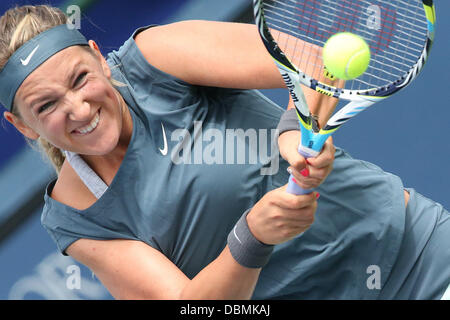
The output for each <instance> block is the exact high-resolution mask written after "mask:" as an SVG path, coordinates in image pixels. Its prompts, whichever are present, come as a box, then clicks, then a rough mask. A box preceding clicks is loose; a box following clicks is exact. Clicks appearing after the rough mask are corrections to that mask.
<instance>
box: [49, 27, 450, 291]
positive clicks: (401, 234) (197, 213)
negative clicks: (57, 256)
mask: <svg viewBox="0 0 450 320" xmlns="http://www.w3.org/2000/svg"><path fill="white" fill-rule="evenodd" d="M143 29H144V28H141V29H139V30H137V31H136V32H135V33H134V34H133V36H132V37H131V38H130V39H129V40H127V41H126V42H125V43H124V45H123V46H122V47H121V48H120V49H119V50H118V51H113V52H112V53H110V54H109V55H108V58H107V61H108V63H109V65H110V67H111V69H112V72H113V77H114V78H115V79H116V80H118V81H121V82H123V83H125V84H127V86H126V87H119V88H118V90H119V92H120V93H121V94H122V96H123V97H124V99H125V101H126V102H127V104H128V106H129V109H130V113H131V116H132V119H133V133H132V138H131V141H130V144H129V146H128V150H127V152H126V155H125V158H124V160H123V162H122V164H121V166H120V168H119V170H118V172H117V174H116V176H115V177H114V179H113V181H112V182H111V184H110V185H109V186H106V184H104V182H103V181H102V180H101V179H100V178H99V177H98V176H97V175H96V174H95V172H94V171H92V170H91V169H90V168H89V167H88V166H87V165H86V163H84V161H83V160H82V158H81V157H79V156H78V155H75V154H72V153H68V157H67V159H68V160H69V161H70V163H71V165H72V166H73V167H74V169H75V170H76V171H77V172H78V174H79V175H80V177H81V178H82V179H83V181H84V182H85V183H86V185H87V186H88V187H89V188H90V190H91V191H92V192H93V193H94V194H95V195H96V196H97V198H98V200H97V202H95V203H94V204H93V205H92V206H91V207H90V208H88V209H86V210H76V209H74V208H71V207H68V206H66V205H64V204H62V203H60V202H57V201H55V200H54V199H52V198H51V197H50V194H51V191H52V188H53V187H54V184H55V181H52V182H51V183H50V184H49V185H48V187H47V190H46V194H45V207H44V210H43V213H42V224H43V226H44V227H45V228H46V230H47V231H48V232H49V234H50V235H51V237H52V238H53V240H54V241H55V242H56V245H57V246H58V249H59V250H60V251H61V252H62V253H63V254H65V250H66V248H67V247H68V246H69V245H70V244H72V243H73V242H74V241H76V240H78V239H80V238H89V239H102V240H106V239H133V240H139V241H143V242H145V243H146V244H148V245H149V246H151V247H153V248H155V249H156V250H159V251H160V252H162V253H163V254H164V255H165V256H167V257H168V258H169V259H170V260H171V261H172V262H173V263H174V264H175V265H177V266H178V267H179V268H180V269H181V270H182V271H183V272H184V273H185V274H186V275H187V276H188V277H190V278H192V277H194V276H195V275H196V274H197V273H198V272H199V271H200V270H202V269H203V268H204V267H205V266H206V265H208V264H209V263H210V262H211V261H213V260H214V259H215V258H216V257H217V256H218V255H219V253H220V252H221V251H222V250H223V249H224V247H225V245H226V239H227V235H228V233H229V232H230V230H232V228H233V226H234V224H235V223H236V221H237V220H238V219H239V217H240V216H241V215H242V213H243V212H244V211H245V210H246V209H248V208H250V207H252V206H253V205H254V204H255V203H256V202H257V201H258V200H259V199H260V198H261V197H262V196H263V195H264V194H265V193H267V192H268V191H270V190H272V189H274V188H277V187H280V186H282V185H284V184H285V183H286V182H287V179H288V173H287V172H286V168H287V166H288V164H287V163H286V162H285V161H283V160H282V159H281V158H279V156H278V154H276V153H273V152H272V153H271V143H272V140H274V139H275V138H276V136H275V135H274V134H273V130H272V129H274V128H276V126H277V123H278V121H279V118H280V116H281V114H282V113H283V109H281V108H280V107H278V106H276V105H275V104H273V103H272V102H270V101H269V100H268V99H266V98H265V97H264V96H263V95H262V94H260V93H259V92H258V91H254V90H234V89H221V88H213V87H200V86H192V85H189V84H187V83H185V82H183V81H181V80H179V79H177V78H174V77H173V76H171V75H168V74H166V73H164V72H162V71H160V70H158V69H156V68H154V67H153V66H151V65H149V64H148V62H147V61H146V59H145V58H144V57H143V55H142V54H141V52H140V51H139V49H138V48H137V46H136V43H135V42H134V35H135V34H136V33H137V32H139V31H141V30H143ZM255 139H256V140H255ZM255 141H256V142H255ZM243 146H244V147H245V148H243ZM272 151H273V150H272ZM255 154H256V155H255ZM266 155H272V158H270V157H268V156H266ZM274 160H278V161H279V163H278V164H279V167H278V168H277V166H276V161H274ZM268 168H271V170H272V171H274V174H267V173H268V172H270V170H269V169H268ZM264 169H266V170H267V171H264ZM318 191H319V192H320V193H321V197H320V199H319V205H318V210H317V213H316V218H315V222H314V224H313V225H312V227H311V228H310V229H308V230H307V231H306V232H305V233H303V234H302V235H300V236H298V237H297V238H295V239H293V240H291V241H288V242H286V243H284V244H281V245H277V246H276V247H275V250H274V253H273V255H272V257H271V259H270V261H269V263H268V264H267V265H266V266H265V267H264V268H263V270H262V272H261V275H260V278H259V281H258V283H257V286H256V289H255V292H254V296H253V298H255V299H439V298H440V297H441V296H442V295H443V294H444V291H445V289H446V288H447V285H448V283H449V279H450V270H449V265H448V262H449V260H450V259H449V257H450V252H449V249H448V248H449V247H450V246H448V241H447V243H445V241H446V240H448V238H449V236H448V231H449V230H450V226H449V224H450V218H449V214H448V212H446V211H445V210H444V209H442V207H440V206H439V205H437V204H435V203H434V202H431V201H429V200H427V199H425V198H423V197H422V196H420V195H418V194H416V193H415V191H414V190H409V191H410V193H411V200H410V203H409V205H408V209H407V210H405V207H404V196H403V185H402V182H401V180H400V179H399V178H398V177H396V176H394V175H392V174H389V173H386V172H383V171H382V170H381V169H380V168H378V167H376V166H374V165H372V164H370V163H367V162H364V161H359V160H355V159H353V158H351V157H350V156H349V155H348V154H347V153H346V152H344V151H343V150H341V149H339V148H338V149H337V151H336V160H335V163H334V169H333V172H332V173H331V174H330V175H329V177H328V178H327V180H326V181H325V183H323V185H322V186H321V187H320V188H319V190H318ZM426 206H428V207H426ZM425 207H426V208H425ZM444 228H446V230H447V233H446V232H445V229H444ZM438 254H439V256H440V259H436V258H435V255H438ZM435 260H436V262H435ZM445 262H447V264H445Z"/></svg>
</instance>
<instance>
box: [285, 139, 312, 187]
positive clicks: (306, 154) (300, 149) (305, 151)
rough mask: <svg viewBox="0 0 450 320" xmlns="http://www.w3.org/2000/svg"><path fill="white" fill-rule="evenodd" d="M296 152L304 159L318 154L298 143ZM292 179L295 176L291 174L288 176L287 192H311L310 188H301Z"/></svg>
mask: <svg viewBox="0 0 450 320" xmlns="http://www.w3.org/2000/svg"><path fill="white" fill-rule="evenodd" d="M298 153H300V154H301V155H302V156H303V157H304V158H305V159H307V158H312V157H316V156H317V155H318V154H319V153H318V152H317V151H315V150H312V149H309V148H306V147H303V146H302V145H300V146H299V147H298ZM294 181H295V178H294V176H293V175H292V174H291V175H290V176H289V181H288V186H287V188H286V191H287V192H288V193H290V194H295V195H301V194H310V193H311V192H313V190H312V189H303V188H302V187H300V186H299V185H298V184H296V183H295V182H294Z"/></svg>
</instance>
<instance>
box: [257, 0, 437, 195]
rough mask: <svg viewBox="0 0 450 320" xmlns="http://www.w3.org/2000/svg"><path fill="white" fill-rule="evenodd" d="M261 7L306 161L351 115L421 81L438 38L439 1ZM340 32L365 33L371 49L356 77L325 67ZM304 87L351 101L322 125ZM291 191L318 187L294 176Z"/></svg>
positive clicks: (345, 0) (356, 0) (262, 2)
mask: <svg viewBox="0 0 450 320" xmlns="http://www.w3.org/2000/svg"><path fill="white" fill-rule="evenodd" d="M253 6H254V15H255V22H256V25H257V27H258V30H259V34H260V36H261V39H262V41H263V42H264V45H265V47H266V49H267V51H268V52H269V53H270V55H271V56H272V58H273V60H274V61H275V63H276V65H277V67H278V69H279V71H280V73H281V75H282V77H283V79H284V81H285V83H286V87H287V88H288V89H289V93H290V96H291V99H292V100H293V102H294V105H295V109H296V111H297V116H298V119H299V123H300V130H301V143H300V146H299V152H300V154H301V155H303V156H304V157H305V158H309V157H315V156H317V155H318V154H319V153H320V151H321V150H322V147H323V144H324V143H325V141H326V140H327V138H328V137H329V136H330V135H332V134H333V133H334V132H335V131H336V130H337V129H339V128H340V127H341V126H342V125H343V124H344V123H345V122H347V121H348V120H349V119H351V118H353V117H354V116H355V115H357V114H358V113H360V112H361V111H363V110H366V109H367V108H368V107H370V106H371V105H373V104H374V103H375V102H378V101H381V100H384V99H386V98H388V97H390V96H392V95H393V94H394V93H396V92H398V91H400V90H402V89H403V88H405V87H406V86H407V85H409V84H410V83H411V82H412V81H413V80H414V79H416V78H417V76H418V74H419V73H420V71H421V70H422V68H423V66H424V64H425V61H426V60H427V58H428V55H429V52H430V49H431V46H432V44H433V40H434V31H435V21H436V12H435V7H434V4H433V1H432V0H372V1H365V0H253ZM338 32H351V33H354V34H356V35H359V36H360V37H362V38H363V39H364V40H365V41H366V42H367V43H368V45H369V47H370V51H371V61H370V64H369V66H368V68H367V70H366V72H365V73H364V74H363V75H361V76H360V77H358V78H356V79H353V80H347V81H343V80H338V79H335V78H334V77H333V76H332V75H330V74H329V73H328V72H327V70H326V69H325V68H324V66H323V61H322V48H323V46H324V44H325V42H326V41H327V40H328V39H329V38H330V37H331V36H332V35H334V34H336V33H338ZM301 85H303V86H306V87H308V88H311V89H313V90H315V91H317V92H319V93H321V94H324V95H326V96H330V97H334V98H338V99H340V100H343V101H347V103H346V104H345V105H344V106H343V107H342V108H340V109H339V110H338V111H337V112H336V113H334V115H332V116H331V117H330V118H329V120H328V122H327V123H326V124H325V125H324V126H323V127H319V124H318V119H317V112H316V113H313V112H310V109H309V108H308V105H307V103H306V99H305V96H304V93H303V90H302V88H301ZM287 191H288V192H289V193H293V194H307V193H310V192H311V190H304V189H302V188H301V187H300V186H298V185H297V184H296V183H295V182H294V181H293V177H292V175H291V176H290V178H289V182H288V188H287Z"/></svg>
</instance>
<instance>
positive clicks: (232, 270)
mask: <svg viewBox="0 0 450 320" xmlns="http://www.w3.org/2000/svg"><path fill="white" fill-rule="evenodd" d="M67 253H68V254H69V255H70V256H72V257H73V258H74V259H76V260H77V261H79V262H80V263H82V264H84V265H86V266H88V267H89V268H90V269H91V270H92V271H93V272H94V273H95V275H96V277H97V278H98V279H100V281H101V282H102V283H103V285H104V286H105V287H106V288H107V289H108V291H109V292H110V293H111V295H112V296H113V297H114V298H116V299H133V300H136V299H152V300H153V299H155V300H158V299H165V300H176V299H208V298H209V299H249V298H250V296H251V293H252V292H253V288H254V286H255V283H256V281H257V279H258V276H259V272H260V270H261V269H250V268H244V267H242V266H241V265H239V264H238V263H237V262H236V261H235V260H234V259H233V257H232V256H231V254H230V252H229V250H228V249H225V250H223V252H222V253H221V254H220V256H219V257H218V258H217V259H216V260H214V261H213V262H212V263H211V264H210V265H209V266H207V267H206V268H205V269H203V270H202V271H201V272H200V273H199V274H198V275H197V276H196V277H195V278H194V279H193V280H190V279H189V278H188V277H186V275H185V274H184V273H183V272H181V271H180V269H178V268H177V267H176V266H175V265H174V264H173V263H172V262H171V261H170V260H169V259H167V258H166V257H165V256H164V255H163V254H162V253H160V252H159V251H157V250H156V249H154V248H152V247H150V246H148V245H147V244H145V243H143V242H140V241H133V240H106V241H103V240H89V239H80V240H78V241H76V242H74V243H73V244H72V245H71V246H69V248H68V249H67ZM217 275H220V276H217Z"/></svg>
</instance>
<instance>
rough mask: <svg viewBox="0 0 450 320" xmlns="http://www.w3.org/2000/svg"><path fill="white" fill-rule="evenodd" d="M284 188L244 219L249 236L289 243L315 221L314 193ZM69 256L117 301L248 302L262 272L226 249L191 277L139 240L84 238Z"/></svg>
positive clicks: (265, 196) (262, 201)
mask: <svg viewBox="0 0 450 320" xmlns="http://www.w3.org/2000/svg"><path fill="white" fill-rule="evenodd" d="M285 189H286V186H284V187H282V188H278V189H275V190H272V191H270V192H268V193H267V194H265V195H264V196H263V197H262V198H261V199H260V200H259V201H258V202H257V203H256V204H255V205H254V206H253V208H252V209H251V211H250V212H249V213H248V215H247V216H246V220H247V223H248V228H249V230H250V232H251V233H252V234H253V236H254V238H256V239H257V240H259V241H261V242H263V243H266V244H269V245H272V244H278V243H282V242H285V241H288V240H290V239H292V238H293V237H295V236H296V235H298V234H299V233H301V232H304V231H305V230H306V229H308V228H309V227H310V226H311V224H312V223H313V221H314V214H315V211H316V208H317V201H316V194H314V193H311V194H309V195H303V196H294V195H291V194H288V193H287V192H286V191H285ZM66 252H67V253H68V254H69V255H70V256H72V257H73V258H74V259H76V260H77V261H79V262H80V263H82V264H84V265H86V266H87V267H88V268H90V269H91V270H92V271H93V272H94V273H95V275H96V276H97V277H98V278H99V279H100V281H101V282H102V283H103V284H104V285H105V287H106V288H107V289H108V290H109V292H110V293H111V294H112V295H113V296H114V297H115V298H117V299H171V300H172V299H187V300H190V299H249V298H251V296H252V294H253V290H254V288H255V285H256V282H257V280H258V277H259V273H260V271H261V268H246V267H244V266H242V265H240V264H239V263H238V262H236V260H235V259H234V258H233V256H232V255H231V252H230V249H229V247H228V246H226V247H225V249H224V250H223V251H222V252H221V253H220V254H219V256H218V257H217V258H216V259H215V260H214V261H212V262H211V263H210V264H209V265H207V266H206V267H205V268H203V269H202V270H201V271H200V272H199V273H198V274H197V275H195V277H193V278H192V279H189V278H188V277H186V275H185V274H184V273H183V272H182V271H181V270H180V269H178V267H177V266H176V265H175V264H173V263H172V262H171V261H170V260H169V259H168V258H167V257H165V256H164V255H163V254H162V253H161V252H159V251H158V250H156V249H154V248H152V247H150V246H149V245H147V244H145V243H144V242H140V241H134V240H123V239H121V240H90V239H80V240H77V241H75V242H74V243H73V244H71V245H70V246H69V247H68V248H67V249H66ZM242 253H244V254H248V252H247V253H246V252H245V251H244V252H242V251H241V252H240V255H241V254H242Z"/></svg>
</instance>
